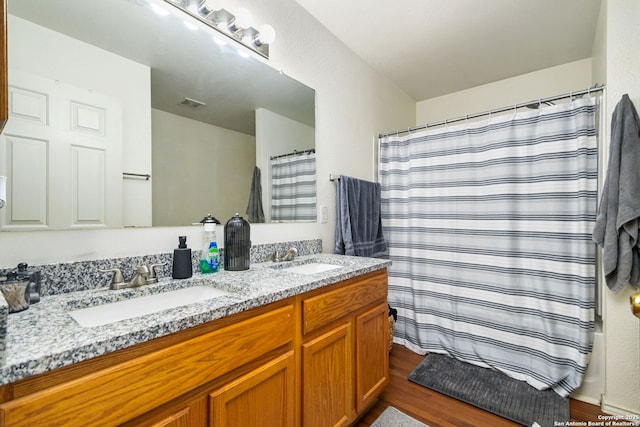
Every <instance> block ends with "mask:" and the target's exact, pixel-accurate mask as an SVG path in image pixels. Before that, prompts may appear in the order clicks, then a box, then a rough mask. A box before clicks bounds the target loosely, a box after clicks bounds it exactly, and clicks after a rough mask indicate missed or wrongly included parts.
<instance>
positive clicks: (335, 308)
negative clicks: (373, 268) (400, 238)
mask: <svg viewBox="0 0 640 427" xmlns="http://www.w3.org/2000/svg"><path fill="white" fill-rule="evenodd" d="M302 316H303V331H304V335H303V343H302V384H303V387H302V394H303V403H302V425H303V426H304V427H338V426H347V425H350V424H352V423H353V422H354V421H355V420H356V419H357V418H358V417H359V416H360V415H362V414H363V413H365V412H366V411H367V410H368V409H369V408H370V407H371V406H372V405H373V403H374V402H375V400H376V399H377V397H378V396H379V395H380V393H381V392H382V390H383V389H384V387H385V386H386V385H387V383H388V381H389V353H388V333H389V331H388V320H387V318H388V306H387V273H386V270H384V271H381V272H378V273H373V274H370V275H368V276H365V277H364V278H361V279H356V280H351V281H347V282H346V283H343V284H342V285H341V286H338V287H335V288H334V289H329V290H327V291H325V292H319V293H317V294H311V295H309V296H308V297H306V298H304V299H303V300H302Z"/></svg>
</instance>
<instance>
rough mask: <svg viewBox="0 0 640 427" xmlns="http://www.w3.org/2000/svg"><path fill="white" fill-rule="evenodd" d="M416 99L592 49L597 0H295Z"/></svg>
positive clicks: (564, 60) (584, 54)
mask: <svg viewBox="0 0 640 427" xmlns="http://www.w3.org/2000/svg"><path fill="white" fill-rule="evenodd" d="M296 1H297V2H298V3H299V4H300V5H301V6H303V7H304V8H305V9H306V10H307V11H309V12H310V13H311V14H312V15H313V16H314V17H315V18H316V19H317V20H318V21H320V23H322V24H323V25H324V26H325V27H326V28H328V29H329V31H331V32H332V33H333V34H335V35H336V37H338V38H339V39H340V40H342V41H343V42H344V44H346V45H347V46H348V47H349V48H350V49H351V50H353V51H354V52H355V53H356V54H357V55H359V56H360V57H361V58H362V59H364V60H365V61H366V62H367V63H369V64H370V65H371V66H372V67H373V68H374V69H376V70H378V72H380V73H381V74H382V75H385V76H387V77H388V78H389V79H391V80H392V81H394V82H395V83H396V84H397V85H398V86H399V87H400V88H401V89H403V90H404V91H405V92H406V93H407V94H408V95H410V96H411V97H412V98H413V99H415V100H416V101H421V100H424V99H429V98H433V97H436V96H440V95H444V94H447V93H452V92H456V91H459V90H463V89H468V88H471V87H474V86H478V85H482V84H486V83H490V82H494V81H497V80H502V79H505V78H509V77H513V76H517V75H520V74H524V73H528V72H532V71H536V70H540V69H543V68H548V67H552V66H555V65H560V64H564V63H567V62H571V61H576V60H579V59H583V58H588V57H590V56H591V47H592V44H593V39H594V34H595V28H596V24H597V21H598V13H599V10H600V2H601V0H322V1H318V0H296Z"/></svg>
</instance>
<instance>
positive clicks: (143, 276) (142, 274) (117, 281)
mask: <svg viewBox="0 0 640 427" xmlns="http://www.w3.org/2000/svg"><path fill="white" fill-rule="evenodd" d="M164 264H166V263H162V264H152V265H151V266H150V267H147V266H146V265H141V266H139V267H138V268H137V269H136V274H135V275H134V276H133V278H132V279H131V280H129V281H128V282H125V281H124V276H123V275H122V272H121V271H120V269H119V268H113V269H110V270H98V271H99V272H100V273H113V277H112V278H111V284H110V285H109V289H124V288H136V287H138V286H144V285H150V284H152V283H158V278H157V277H156V270H155V268H156V267H159V266H161V265H164Z"/></svg>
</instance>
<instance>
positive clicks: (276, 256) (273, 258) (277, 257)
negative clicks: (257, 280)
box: [271, 248, 280, 262]
mask: <svg viewBox="0 0 640 427" xmlns="http://www.w3.org/2000/svg"><path fill="white" fill-rule="evenodd" d="M271 261H273V262H280V254H279V253H278V249H277V248H276V250H275V252H273V255H272V256H271Z"/></svg>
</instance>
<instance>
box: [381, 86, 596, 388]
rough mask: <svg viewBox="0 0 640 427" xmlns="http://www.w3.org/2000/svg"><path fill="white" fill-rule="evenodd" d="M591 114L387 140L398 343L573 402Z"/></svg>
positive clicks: (581, 359) (591, 210)
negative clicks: (487, 369) (491, 370)
mask: <svg viewBox="0 0 640 427" xmlns="http://www.w3.org/2000/svg"><path fill="white" fill-rule="evenodd" d="M596 116H597V106H596V101H595V99H591V98H590V99H586V100H577V101H573V102H569V103H566V104H561V105H555V106H551V107H544V108H541V109H540V110H538V111H527V112H521V113H516V114H510V115H508V116H502V117H495V118H493V119H491V120H489V121H483V122H476V123H468V124H463V125H459V126H449V127H446V128H441V129H433V130H425V131H422V132H418V133H412V134H409V135H407V136H386V137H383V138H382V139H381V141H380V143H381V148H380V150H381V151H380V153H381V155H380V183H381V185H382V222H383V230H384V234H385V236H386V238H387V241H388V245H389V256H390V258H391V260H392V261H393V264H392V265H391V267H390V268H389V303H390V304H391V306H392V307H394V308H396V309H397V310H398V321H397V323H396V332H395V341H396V342H399V343H401V344H404V345H406V346H407V347H408V348H410V349H413V350H414V351H417V352H420V353H425V352H437V353H447V354H449V355H452V356H454V357H456V358H458V359H461V360H463V361H466V362H469V363H473V364H476V365H480V366H484V367H491V368H494V369H497V370H500V371H502V372H504V373H506V374H508V375H510V376H511V377H513V378H516V379H520V380H525V381H527V382H528V383H529V384H531V385H533V386H534V387H536V388H539V389H543V388H553V389H554V390H555V391H556V392H557V393H559V394H560V395H562V396H567V395H568V394H569V393H571V392H572V391H574V390H575V389H576V388H578V386H579V385H580V383H581V381H582V378H583V376H584V374H585V372H586V368H587V363H588V359H589V353H590V351H591V347H592V342H593V329H594V290H595V285H596V279H595V246H594V243H593V242H592V240H591V233H592V230H593V225H594V221H595V214H596V197H597V143H596Z"/></svg>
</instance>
